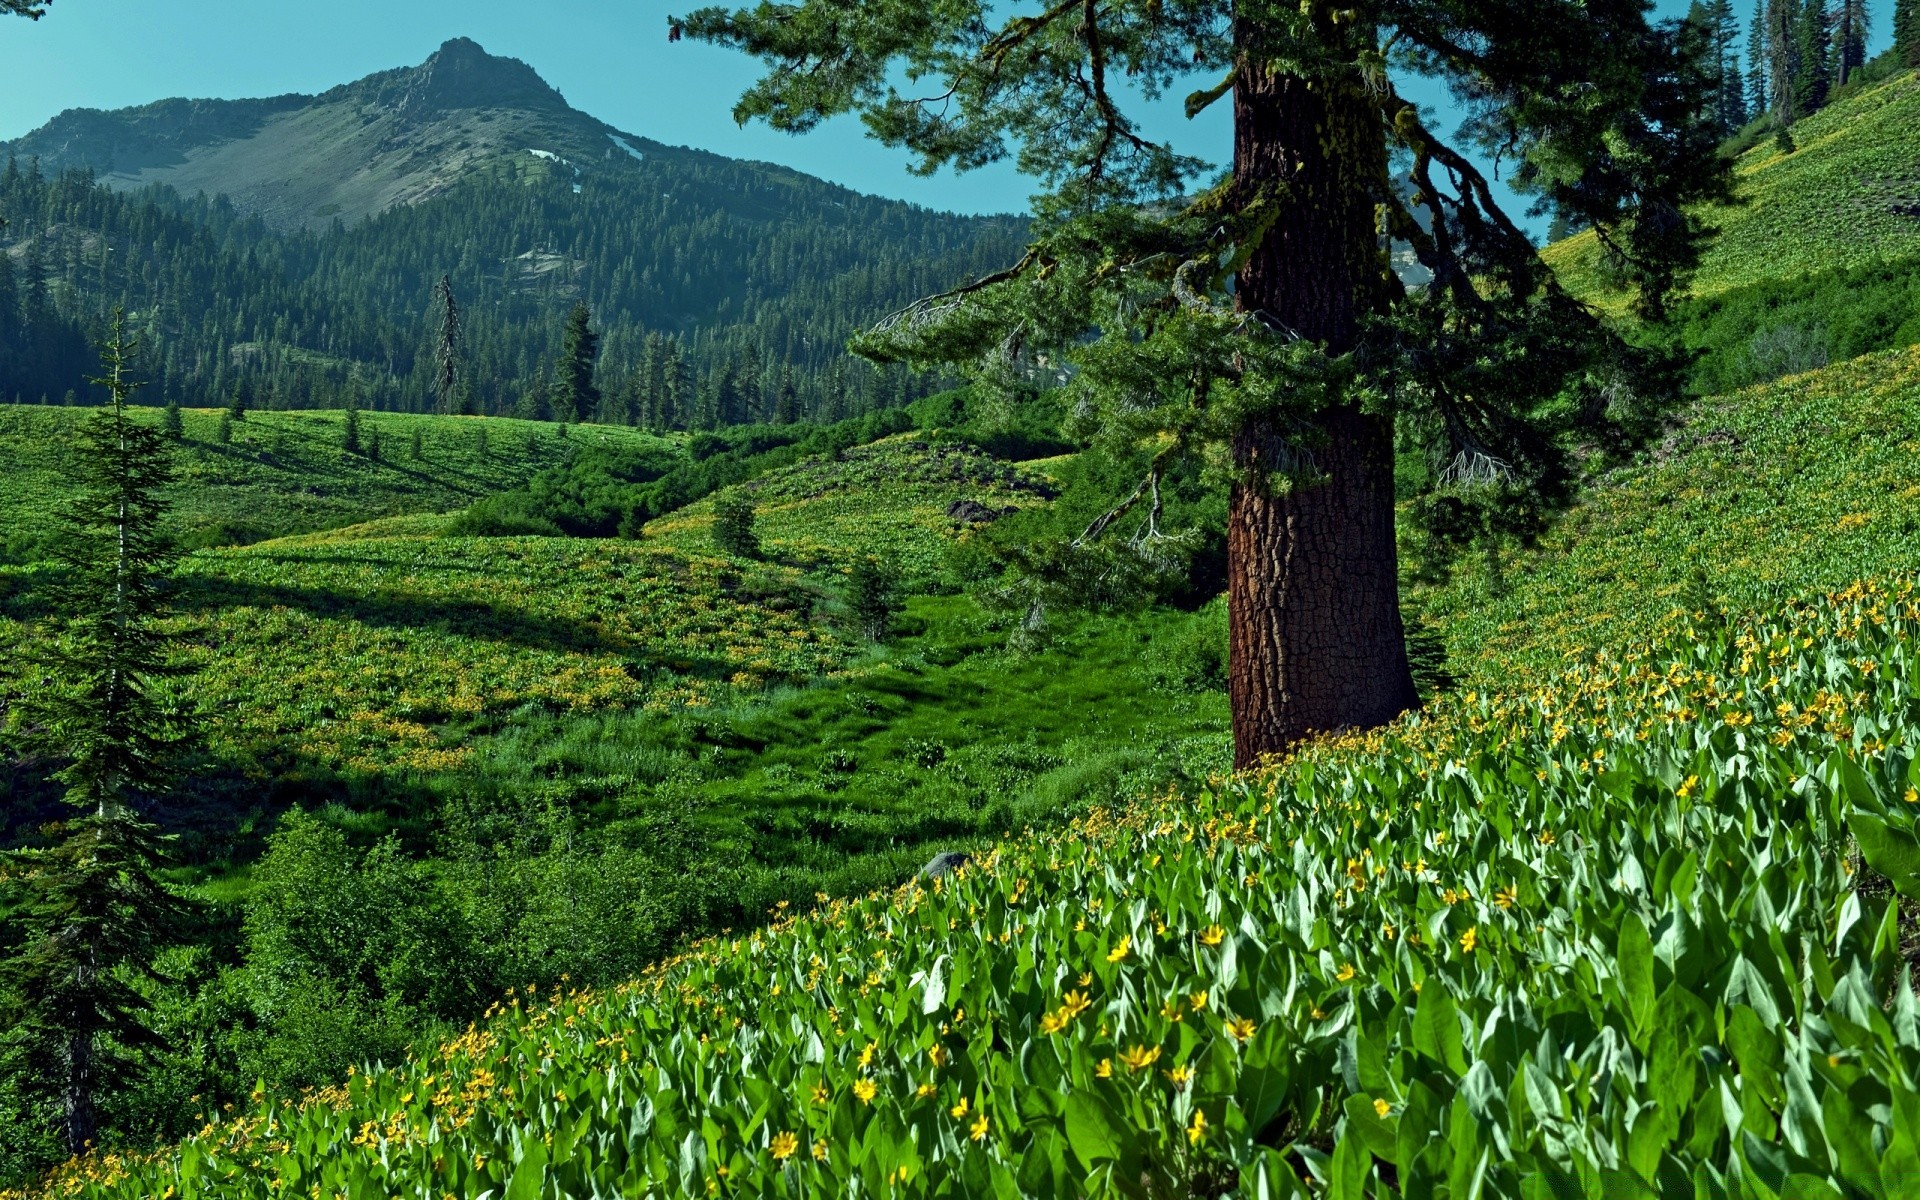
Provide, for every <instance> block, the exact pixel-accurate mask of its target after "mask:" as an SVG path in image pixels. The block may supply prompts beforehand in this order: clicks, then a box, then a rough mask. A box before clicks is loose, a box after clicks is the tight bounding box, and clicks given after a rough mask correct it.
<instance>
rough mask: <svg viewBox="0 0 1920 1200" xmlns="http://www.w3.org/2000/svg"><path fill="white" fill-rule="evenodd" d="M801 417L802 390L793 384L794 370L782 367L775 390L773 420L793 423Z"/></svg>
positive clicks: (779, 423)
mask: <svg viewBox="0 0 1920 1200" xmlns="http://www.w3.org/2000/svg"><path fill="white" fill-rule="evenodd" d="M799 419H800V392H799V390H798V389H797V388H795V387H794V386H793V372H792V371H790V370H788V369H787V368H785V367H782V368H780V379H779V382H778V383H776V384H775V385H774V390H773V421H774V424H776V425H791V424H793V423H794V422H795V421H798V420H799Z"/></svg>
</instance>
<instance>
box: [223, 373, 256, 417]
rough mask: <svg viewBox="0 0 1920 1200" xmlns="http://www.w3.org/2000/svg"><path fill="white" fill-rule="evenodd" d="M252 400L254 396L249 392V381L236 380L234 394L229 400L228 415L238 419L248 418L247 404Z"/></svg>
mask: <svg viewBox="0 0 1920 1200" xmlns="http://www.w3.org/2000/svg"><path fill="white" fill-rule="evenodd" d="M251 401H252V396H251V395H250V394H249V389H248V387H247V381H246V380H245V379H239V380H236V381H235V382H234V385H233V396H232V397H231V398H230V399H229V400H228V401H227V415H228V416H230V417H232V418H233V419H234V420H236V421H244V420H246V419H247V406H248V405H249V404H250V403H251Z"/></svg>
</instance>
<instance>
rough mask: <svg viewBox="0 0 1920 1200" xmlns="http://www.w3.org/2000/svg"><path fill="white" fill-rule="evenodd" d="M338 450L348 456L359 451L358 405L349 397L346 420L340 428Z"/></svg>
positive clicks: (356, 401)
mask: <svg viewBox="0 0 1920 1200" xmlns="http://www.w3.org/2000/svg"><path fill="white" fill-rule="evenodd" d="M340 448H341V449H342V450H345V451H346V452H347V453H348V454H358V453H360V451H361V444H360V403H359V401H358V400H355V399H354V398H353V397H351V396H349V397H348V398H347V419H346V421H345V422H343V423H342V425H341V427H340Z"/></svg>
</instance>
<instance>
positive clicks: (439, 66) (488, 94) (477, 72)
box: [366, 37, 567, 117]
mask: <svg viewBox="0 0 1920 1200" xmlns="http://www.w3.org/2000/svg"><path fill="white" fill-rule="evenodd" d="M366 82H367V83H373V84H375V85H376V93H377V95H376V99H377V100H378V102H381V103H383V104H390V105H391V106H392V107H393V108H394V109H395V110H397V111H398V112H400V113H401V114H402V115H404V116H409V117H419V116H425V115H428V114H431V113H437V112H444V111H446V110H449V109H459V108H520V109H565V108H566V107H567V102H566V100H565V99H564V98H563V97H562V96H561V95H560V93H559V92H557V91H555V90H554V89H553V87H552V86H551V85H550V84H548V83H547V81H546V80H544V79H542V78H540V73H539V72H538V71H535V70H534V69H533V68H532V67H530V66H528V65H527V64H526V63H523V62H521V61H520V60H519V59H517V58H502V57H500V56H498V55H493V54H488V53H487V51H486V50H485V48H483V47H482V46H481V45H480V43H478V42H476V41H474V40H473V39H472V38H465V37H457V38H451V39H449V40H448V41H446V42H444V43H442V44H441V46H440V48H439V49H438V50H436V51H434V52H433V54H432V55H431V56H429V57H428V59H427V61H426V62H424V63H421V64H420V65H419V66H417V67H413V68H411V69H408V70H402V71H395V72H389V73H386V74H384V75H377V76H374V77H373V78H372V79H369V80H367V81H366Z"/></svg>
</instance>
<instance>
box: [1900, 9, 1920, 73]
mask: <svg viewBox="0 0 1920 1200" xmlns="http://www.w3.org/2000/svg"><path fill="white" fill-rule="evenodd" d="M1893 54H1894V58H1895V59H1896V60H1897V61H1898V62H1899V63H1900V64H1901V65H1902V66H1907V67H1920V0H1893Z"/></svg>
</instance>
